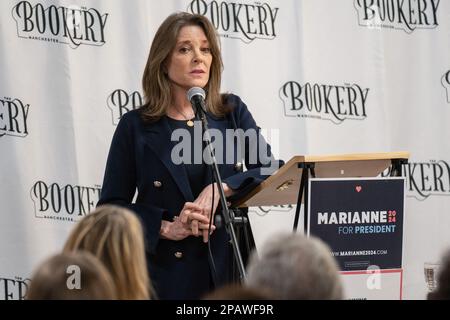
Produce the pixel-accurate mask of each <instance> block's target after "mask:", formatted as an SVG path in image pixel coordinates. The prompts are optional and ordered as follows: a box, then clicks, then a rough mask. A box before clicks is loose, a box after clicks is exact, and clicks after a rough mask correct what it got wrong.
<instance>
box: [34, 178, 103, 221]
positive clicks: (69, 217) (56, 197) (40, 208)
mask: <svg viewBox="0 0 450 320" xmlns="http://www.w3.org/2000/svg"><path fill="white" fill-rule="evenodd" d="M100 191H101V188H100V186H94V187H86V186H78V185H71V184H66V185H60V184H58V183H47V182H44V181H37V182H35V183H34V184H33V186H32V187H31V191H30V195H31V200H32V201H33V204H34V215H35V217H36V218H44V219H53V220H62V221H72V222H76V221H78V220H80V219H81V218H83V217H84V216H85V215H87V214H88V213H89V212H90V211H91V210H93V209H94V208H95V205H96V204H97V202H98V200H99V198H100Z"/></svg>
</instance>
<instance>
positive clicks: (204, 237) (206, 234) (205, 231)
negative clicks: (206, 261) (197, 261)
mask: <svg viewBox="0 0 450 320" xmlns="http://www.w3.org/2000/svg"><path fill="white" fill-rule="evenodd" d="M202 233H203V242H204V243H207V242H208V230H207V229H206V230H203V232H202Z"/></svg>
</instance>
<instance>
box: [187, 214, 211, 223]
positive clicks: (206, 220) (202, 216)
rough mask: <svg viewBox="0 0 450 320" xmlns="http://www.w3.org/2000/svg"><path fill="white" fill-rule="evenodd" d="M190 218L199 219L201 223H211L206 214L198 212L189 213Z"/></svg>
mask: <svg viewBox="0 0 450 320" xmlns="http://www.w3.org/2000/svg"><path fill="white" fill-rule="evenodd" d="M187 217H188V219H189V220H191V221H192V220H198V221H199V222H200V223H206V224H209V219H208V218H207V217H205V216H204V215H202V214H200V213H197V212H191V213H189V215H187Z"/></svg>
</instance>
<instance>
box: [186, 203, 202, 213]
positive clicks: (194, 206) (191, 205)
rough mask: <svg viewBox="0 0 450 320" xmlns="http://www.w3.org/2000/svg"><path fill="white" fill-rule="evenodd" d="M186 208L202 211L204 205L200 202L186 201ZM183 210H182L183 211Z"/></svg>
mask: <svg viewBox="0 0 450 320" xmlns="http://www.w3.org/2000/svg"><path fill="white" fill-rule="evenodd" d="M185 209H190V210H198V211H201V210H202V207H201V206H200V205H199V204H198V203H194V202H186V203H185V204H184V207H183V210H185ZM183 210H182V211H183Z"/></svg>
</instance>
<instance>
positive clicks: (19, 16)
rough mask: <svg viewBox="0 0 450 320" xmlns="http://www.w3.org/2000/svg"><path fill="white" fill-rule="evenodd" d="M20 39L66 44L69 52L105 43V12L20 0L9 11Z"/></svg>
mask: <svg viewBox="0 0 450 320" xmlns="http://www.w3.org/2000/svg"><path fill="white" fill-rule="evenodd" d="M12 16H13V18H14V20H16V24H17V35H18V36H19V37H20V38H25V39H33V40H40V41H46V42H55V43H64V44H68V45H69V46H70V47H71V48H72V49H76V48H78V46H80V45H81V44H85V45H90V46H102V45H104V44H105V25H106V20H107V18H108V13H104V14H102V13H100V12H99V11H98V10H97V9H95V8H86V7H78V6H75V5H71V6H69V7H62V6H55V5H51V6H48V7H45V6H44V4H42V3H39V2H38V3H37V4H34V5H33V4H32V3H30V2H29V1H20V2H19V3H18V4H16V5H15V6H14V7H13V9H12Z"/></svg>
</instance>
